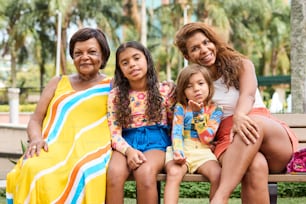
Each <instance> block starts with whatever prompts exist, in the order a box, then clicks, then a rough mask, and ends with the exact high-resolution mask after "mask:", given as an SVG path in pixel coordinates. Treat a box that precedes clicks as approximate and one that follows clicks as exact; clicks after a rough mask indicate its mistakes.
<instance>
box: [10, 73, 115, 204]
mask: <svg viewBox="0 0 306 204" xmlns="http://www.w3.org/2000/svg"><path fill="white" fill-rule="evenodd" d="M109 92H110V79H104V80H102V81H101V82H100V83H99V84H98V85H95V86H93V87H91V88H89V89H87V90H82V91H75V90H73V89H72V86H71V84H70V81H69V77H68V76H63V77H62V79H61V80H60V81H59V84H58V86H57V88H56V91H55V95H54V97H53V99H52V100H51V102H50V104H49V107H48V110H47V113H46V117H45V119H44V121H43V127H42V132H43V137H44V139H45V140H46V141H47V143H48V147H49V151H48V152H45V151H44V150H42V151H41V153H40V155H39V156H38V157H36V156H34V157H33V158H28V159H26V158H24V157H22V158H21V159H20V160H19V161H18V163H17V164H16V166H15V167H14V168H13V170H12V171H11V172H9V173H8V175H7V188H6V191H7V192H6V196H7V203H89V204H95V203H104V202H105V189H106V170H107V166H108V162H109V160H110V157H111V145H110V142H111V138H110V131H109V127H108V123H107V100H108V95H109Z"/></svg>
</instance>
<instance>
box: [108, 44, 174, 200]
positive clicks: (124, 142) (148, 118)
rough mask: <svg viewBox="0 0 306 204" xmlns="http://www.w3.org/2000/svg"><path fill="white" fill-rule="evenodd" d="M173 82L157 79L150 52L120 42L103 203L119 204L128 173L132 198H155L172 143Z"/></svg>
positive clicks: (111, 102) (156, 197)
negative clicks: (131, 179) (134, 191)
mask: <svg viewBox="0 0 306 204" xmlns="http://www.w3.org/2000/svg"><path fill="white" fill-rule="evenodd" d="M173 87H175V86H174V85H172V86H169V85H167V84H166V83H164V84H161V83H159V82H158V79H157V73H156V71H155V68H154V64H153V60H152V57H151V55H150V53H149V51H148V49H147V48H145V47H144V46H143V45H142V44H140V43H138V42H134V41H133V42H127V43H124V44H122V45H120V46H119V48H118V49H117V51H116V69H115V78H114V89H113V90H112V91H111V93H110V96H109V101H108V120H109V127H110V131H111V134H112V147H113V149H114V152H113V154H112V157H111V161H110V164H109V169H108V172H107V203H123V198H124V183H125V181H126V179H127V178H128V176H129V175H130V174H131V173H132V174H133V176H134V177H135V180H136V186H137V203H146V204H149V203H154V204H155V203H157V202H158V195H157V184H156V176H157V174H158V173H159V172H160V171H161V170H162V168H163V166H164V162H165V151H166V147H167V146H169V145H170V144H171V139H170V132H169V131H170V128H169V127H171V125H169V124H171V122H172V117H173V106H174V104H175V97H174V95H173V94H174V93H175V92H174V91H173V90H172V89H173Z"/></svg>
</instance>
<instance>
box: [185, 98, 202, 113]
mask: <svg viewBox="0 0 306 204" xmlns="http://www.w3.org/2000/svg"><path fill="white" fill-rule="evenodd" d="M188 105H189V106H190V107H191V110H192V111H193V112H199V111H200V110H201V109H202V108H203V107H204V105H203V102H201V103H197V102H195V101H193V100H189V101H188Z"/></svg>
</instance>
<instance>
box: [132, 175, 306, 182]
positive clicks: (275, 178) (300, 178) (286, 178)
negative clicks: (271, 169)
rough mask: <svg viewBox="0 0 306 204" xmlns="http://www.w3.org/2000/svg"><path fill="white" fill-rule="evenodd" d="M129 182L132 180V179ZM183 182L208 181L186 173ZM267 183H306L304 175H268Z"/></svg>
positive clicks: (164, 178) (161, 176)
mask: <svg viewBox="0 0 306 204" xmlns="http://www.w3.org/2000/svg"><path fill="white" fill-rule="evenodd" d="M129 180H133V179H132V177H131V178H129ZM165 180H166V174H164V173H160V174H158V175H157V181H165ZM183 181H187V182H208V179H207V178H206V177H204V176H202V175H200V174H189V173H187V174H186V175H185V176H184V178H183ZM269 182H306V174H269Z"/></svg>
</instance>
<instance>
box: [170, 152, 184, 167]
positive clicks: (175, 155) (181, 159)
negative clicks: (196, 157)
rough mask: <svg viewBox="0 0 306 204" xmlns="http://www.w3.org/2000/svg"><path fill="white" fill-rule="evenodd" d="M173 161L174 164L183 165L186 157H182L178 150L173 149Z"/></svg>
mask: <svg viewBox="0 0 306 204" xmlns="http://www.w3.org/2000/svg"><path fill="white" fill-rule="evenodd" d="M173 161H174V162H175V163H176V164H179V165H183V164H185V163H186V157H183V156H182V155H181V154H180V152H179V151H174V152H173Z"/></svg>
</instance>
